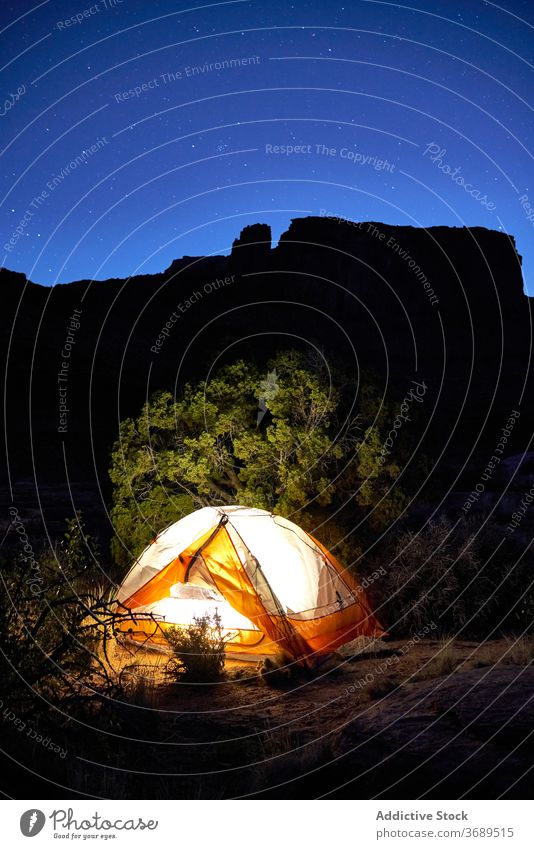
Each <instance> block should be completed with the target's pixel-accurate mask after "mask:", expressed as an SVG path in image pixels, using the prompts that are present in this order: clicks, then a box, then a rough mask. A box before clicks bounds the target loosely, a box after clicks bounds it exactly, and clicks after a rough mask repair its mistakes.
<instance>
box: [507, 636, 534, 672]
mask: <svg viewBox="0 0 534 849" xmlns="http://www.w3.org/2000/svg"><path fill="white" fill-rule="evenodd" d="M506 642H507V643H508V648H507V650H506V654H505V656H504V657H503V662H504V663H514V664H516V665H517V666H530V664H531V663H532V662H533V661H534V637H517V639H513V638H510V637H506Z"/></svg>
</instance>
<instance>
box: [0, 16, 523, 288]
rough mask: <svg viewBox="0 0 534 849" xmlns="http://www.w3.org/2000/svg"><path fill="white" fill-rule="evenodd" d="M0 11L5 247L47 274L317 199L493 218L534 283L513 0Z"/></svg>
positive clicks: (386, 212) (126, 263)
mask: <svg viewBox="0 0 534 849" xmlns="http://www.w3.org/2000/svg"><path fill="white" fill-rule="evenodd" d="M0 16H1V27H2V30H1V38H2V47H3V50H2V56H3V59H2V61H3V63H4V65H3V68H2V89H1V101H2V106H1V109H0V129H1V143H0V144H1V149H2V162H3V167H2V172H1V173H2V203H1V222H2V265H4V266H6V267H8V268H11V269H15V270H17V271H22V272H24V273H26V274H27V275H28V277H29V278H30V279H32V280H34V281H35V282H39V283H45V284H53V283H57V282H67V281H70V280H76V279H80V278H94V279H105V278H108V277H124V276H128V275H129V274H136V273H148V272H150V273H152V272H158V271H162V270H163V269H165V268H166V267H167V266H168V265H170V263H171V261H172V260H173V259H174V258H175V257H181V256H183V255H185V254H189V255H198V254H210V253H215V254H219V253H228V252H229V250H230V248H231V243H232V240H233V239H234V238H235V237H236V236H237V235H238V233H239V231H240V229H241V228H242V227H244V226H245V225H247V224H251V223H254V222H257V221H262V222H266V223H268V224H270V225H271V226H272V228H273V236H274V238H275V240H276V239H277V238H278V237H279V235H280V234H281V233H282V232H283V231H284V230H285V229H287V226H288V224H289V221H290V219H291V218H294V217H300V216H306V215H321V214H328V215H335V216H342V217H345V218H351V219H354V220H374V221H382V222H386V223H390V224H410V225H414V226H431V225H438V224H446V225H450V226H462V225H471V226H473V225H479V226H483V227H488V228H493V229H496V230H504V231H506V232H508V233H511V234H513V235H514V236H515V237H516V240H517V245H518V249H519V252H520V253H521V254H522V255H523V257H524V276H525V285H526V287H527V289H528V290H529V291H530V293H531V294H533V295H534V245H533V242H532V234H533V229H532V228H533V227H534V181H533V179H532V176H533V175H532V157H531V155H530V152H529V149H530V145H531V135H532V133H531V114H532V113H531V107H530V106H529V105H528V101H529V95H530V94H531V92H532V89H533V86H532V68H533V65H532V64H530V62H529V60H530V59H531V58H532V49H531V48H532V44H533V40H534V39H533V33H534V30H533V27H532V22H534V7H533V6H532V3H531V2H528V0H503V2H502V3H501V5H497V4H495V3H485V2H478V0H469V2H467V3H466V2H460V0H458V2H450V1H449V0H447V2H441V3H437V2H422V0H413V5H411V6H409V5H407V4H395V3H390V2H381V0H350V1H348V2H346V3H345V4H344V5H342V4H341V3H336V2H334V3H331V2H328V3H327V2H318V0H317V2H295V3H288V2H284V0H275V2H265V0H256V2H249V0H244V2H243V0H234V1H233V2H223V3H212V4H208V5H202V4H197V5H196V6H194V5H193V4H191V6H190V7H188V4H187V3H179V2H172V1H171V0H156V2H140V0H122V2H119V0H98V2H94V3H92V4H91V3H89V2H84V0H80V2H73V0H45V2H41V3H37V4H32V3H30V2H25V1H24V0H18V2H3V3H2V5H1V11H0ZM77 16H78V17H77ZM69 19H70V20H69ZM291 150H293V152H291ZM529 216H530V218H531V219H532V220H530V221H529Z"/></svg>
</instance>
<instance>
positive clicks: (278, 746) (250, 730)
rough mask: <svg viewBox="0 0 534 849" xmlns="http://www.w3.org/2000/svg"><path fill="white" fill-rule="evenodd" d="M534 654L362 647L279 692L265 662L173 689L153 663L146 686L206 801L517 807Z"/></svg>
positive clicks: (532, 757)
mask: <svg viewBox="0 0 534 849" xmlns="http://www.w3.org/2000/svg"><path fill="white" fill-rule="evenodd" d="M356 651H357V652H358V654H354V652H356ZM531 651H532V646H531V643H527V642H525V641H523V640H520V641H519V642H517V643H514V641H513V640H511V639H510V640H504V639H501V640H493V641H489V642H486V643H483V644H482V645H481V644H479V643H476V642H469V641H459V640H458V641H454V642H452V643H450V644H446V643H444V642H443V641H439V640H425V641H423V640H421V641H418V642H417V643H413V642H412V641H410V640H398V641H388V642H386V643H381V642H378V643H374V644H372V643H371V644H365V641H362V642H360V643H358V642H357V641H356V643H355V644H351V646H349V647H348V649H347V647H345V649H344V653H345V655H346V656H345V657H343V656H341V655H338V656H336V657H335V658H334V659H333V660H330V661H329V662H328V663H326V664H325V665H324V667H322V668H321V669H319V670H317V671H316V672H315V673H314V674H313V675H306V674H299V673H298V672H295V673H294V674H293V675H292V676H291V679H290V680H288V681H285V682H282V684H281V685H280V686H277V687H273V686H269V685H268V684H267V683H266V681H265V680H264V679H263V678H262V677H261V676H260V675H259V674H258V663H257V662H254V663H247V664H243V663H236V662H232V661H227V664H226V670H225V675H226V677H225V679H224V680H222V681H221V682H219V683H216V684H211V685H198V684H197V685H194V684H185V683H180V684H171V683H169V682H168V681H166V680H165V678H164V676H163V675H162V674H161V669H162V663H163V662H164V659H162V658H161V657H155V656H154V655H153V654H152V653H147V652H144V653H142V655H141V656H140V655H139V654H138V655H137V656H136V658H135V660H136V662H141V663H140V665H139V667H138V668H137V670H136V671H135V672H134V673H133V675H134V677H136V680H137V685H136V686H137V688H138V689H137V693H138V695H139V697H140V701H141V703H146V704H147V705H148V707H149V708H150V710H155V711H157V715H158V718H159V731H160V735H161V736H160V738H159V739H160V740H163V741H164V743H165V747H169V748H168V750H167V753H166V754H167V755H169V753H170V761H171V762H172V761H173V751H174V755H176V752H179V756H180V757H179V762H180V767H181V775H183V774H184V772H186V771H187V772H190V773H191V774H192V775H191V780H192V782H193V784H194V785H195V787H196V788H197V789H196V790H195V793H198V794H199V795H200V796H203V795H204V794H207V795H208V796H209V795H210V794H211V795H214V796H217V797H218V796H219V795H220V796H222V797H228V796H231V797H236V796H237V797H241V796H245V797H248V796H252V797H268V796H273V797H275V798H278V797H280V796H282V797H286V796H289V797H293V798H310V797H311V798H315V797H319V796H323V795H332V796H334V797H336V796H337V797H340V796H341V797H344V796H348V797H352V796H353V795H354V796H355V797H360V798H361V797H363V798H365V797H368V796H369V797H370V796H386V797H387V796H390V797H392V798H410V797H419V796H425V795H429V796H433V795H434V796H435V797H436V798H441V797H445V798H457V797H458V796H461V795H462V794H465V795H467V796H469V795H471V793H472V794H473V796H474V797H484V796H489V797H491V798H493V797H494V796H495V797H496V796H499V795H507V794H509V795H511V797H512V798H516V797H517V796H518V794H519V795H520V794H521V793H523V791H524V790H525V789H526V788H529V787H530V791H527V792H531V786H530V784H531V782H530V781H529V778H530V777H531V775H532V774H531V773H530V770H531V768H532V766H533V765H534V750H533V749H532V746H531V743H532V736H531V735H532V733H533V730H532V729H534V667H533V666H532V665H529V663H530V662H531V659H532V654H531ZM139 676H140V677H141V679H142V680H144V681H145V684H139ZM465 716H468V717H469V720H468V721H467V720H465ZM498 763H502V767H501V768H500V769H499V770H495V764H498ZM199 773H202V774H203V775H204V776H205V779H203V780H202V781H201V782H200V784H198V781H199ZM481 776H489V777H487V778H484V780H483V781H482V784H481V781H480V779H481ZM510 788H511V789H510ZM514 794H515V795H514Z"/></svg>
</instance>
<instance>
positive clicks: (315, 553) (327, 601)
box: [117, 506, 354, 627]
mask: <svg viewBox="0 0 534 849" xmlns="http://www.w3.org/2000/svg"><path fill="white" fill-rule="evenodd" d="M221 517H226V518H227V524H226V530H227V531H228V533H229V535H230V538H231V539H232V542H233V543H234V546H235V548H236V550H237V552H238V555H239V558H240V560H241V562H242V563H243V564H244V565H245V567H246V568H247V571H248V572H249V575H250V574H251V572H252V571H253V570H252V568H251V565H250V555H252V558H255V559H256V560H257V562H258V564H259V566H260V567H261V573H262V580H263V578H265V579H266V580H267V582H268V584H269V587H270V590H271V591H272V593H273V594H274V596H275V597H276V599H275V602H276V603H277V604H279V606H280V612H283V613H286V614H288V615H289V616H296V617H298V618H300V619H306V618H308V617H309V618H313V617H314V616H315V617H316V616H317V615H327V614H328V613H332V612H335V611H339V610H341V609H343V608H344V607H346V606H348V605H349V604H351V603H353V602H354V594H353V592H352V591H351V590H350V589H349V587H348V586H347V585H346V584H345V582H344V581H343V580H342V578H341V577H340V576H339V574H338V573H337V572H336V570H335V569H333V568H332V566H331V565H330V564H329V562H328V560H327V558H326V557H325V555H324V554H323V552H322V551H321V549H320V548H319V546H317V545H316V544H315V542H314V541H313V540H312V539H311V537H309V536H308V535H307V534H306V533H305V532H304V531H303V530H301V529H300V528H299V527H298V526H297V525H295V524H294V523H293V522H290V521H289V520H287V519H283V518H281V517H280V516H274V515H273V514H272V513H269V512H267V511H266V510H258V509H254V508H249V507H241V506H230V507H205V508H203V509H201V510H197V511H196V512H195V513H192V514H190V515H189V516H186V517H185V518H183V519H180V520H179V521H178V522H175V523H174V524H173V525H170V526H169V527H168V528H166V529H165V530H164V531H163V532H162V533H161V534H159V535H158V536H157V537H156V539H155V540H154V541H153V542H152V543H151V544H150V545H149V546H147V548H146V549H145V550H144V551H143V553H142V554H141V556H140V557H139V558H138V560H137V561H136V562H135V563H134V565H133V567H132V569H131V570H130V572H129V573H128V575H127V577H126V578H125V580H124V582H123V584H122V586H121V587H120V589H119V591H118V595H117V599H118V601H124V600H126V599H128V598H130V597H131V596H132V595H133V594H134V593H135V592H136V591H137V590H138V589H139V588H140V587H142V586H143V585H144V584H145V583H146V582H147V581H149V580H150V579H151V578H152V577H153V576H154V575H155V574H156V573H157V572H159V571H160V570H161V569H163V568H164V567H165V566H167V565H168V564H169V563H170V562H171V561H173V560H174V559H175V558H177V557H178V556H179V555H180V554H181V553H182V552H183V551H184V550H185V549H186V548H190V547H191V546H192V545H193V544H194V543H195V541H196V540H197V539H198V540H199V539H201V538H202V537H203V536H204V535H205V534H207V533H208V532H209V531H210V529H212V528H215V527H216V526H217V525H218V523H219V522H220V520H221ZM183 601H184V599H182V600H180V602H178V599H173V598H172V597H171V598H169V599H166V600H162V601H161V602H159V603H158V604H157V605H156V606H155V608H156V609H154V611H151V612H157V613H158V614H161V615H165V614H164V613H163V607H165V606H166V607H165V609H166V611H167V615H165V619H166V621H173V622H178V621H179V622H183V620H181V619H175V618H172V619H171V618H168V617H170V616H173V617H174V616H177V615H185V610H186V607H187V606H186V607H184V606H183ZM177 603H178V604H180V605H181V607H180V608H179V607H178V606H177ZM203 603H207V604H208V607H210V609H211V605H212V604H213V601H210V600H209V599H206V602H203ZM225 604H227V602H225ZM161 605H163V607H162V606H161ZM198 607H199V605H197V608H198ZM228 607H229V608H230V605H228ZM187 609H189V610H192V609H193V607H192V606H191V605H189V607H188V608H187ZM231 609H232V608H230V610H231ZM179 610H180V611H184V612H183V613H179ZM234 614H235V616H233V617H231V618H232V619H236V621H237V618H238V617H239V614H237V612H236V611H234ZM194 615H197V614H194ZM226 618H228V621H229V612H228V611H226V615H225V619H226ZM187 621H191V620H190V619H188V620H187ZM246 621H247V622H248V620H246ZM249 624H250V626H251V627H253V626H252V624H251V623H249ZM229 627H230V626H229ZM231 627H246V626H245V625H244V624H242V625H241V626H239V625H232V626H231Z"/></svg>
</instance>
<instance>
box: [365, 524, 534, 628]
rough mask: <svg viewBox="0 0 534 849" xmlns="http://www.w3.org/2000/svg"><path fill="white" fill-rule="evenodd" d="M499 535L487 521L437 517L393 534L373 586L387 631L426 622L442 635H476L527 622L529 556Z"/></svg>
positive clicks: (529, 618) (524, 625) (530, 597)
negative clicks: (416, 530)
mask: <svg viewBox="0 0 534 849" xmlns="http://www.w3.org/2000/svg"><path fill="white" fill-rule="evenodd" d="M502 537H503V535H502V531H501V532H499V529H498V528H496V527H494V526H492V525H491V524H490V523H486V524H484V525H481V520H480V521H479V524H476V523H475V522H474V521H473V520H471V521H465V522H461V523H458V524H456V526H455V525H453V523H452V522H450V521H449V519H447V518H446V517H443V516H441V517H439V518H438V519H436V520H435V521H433V522H430V523H429V524H428V525H427V526H425V528H423V529H422V530H421V531H419V533H417V534H415V533H413V532H412V531H403V532H401V533H400V534H399V536H398V537H397V538H396V540H395V541H394V543H393V545H392V549H391V550H390V551H389V557H388V560H389V562H388V564H387V566H385V572H386V574H385V575H384V577H382V578H381V580H380V586H379V587H378V589H379V591H380V594H381V599H380V601H381V603H382V607H381V610H384V611H385V612H384V614H383V619H384V620H385V622H386V625H387V627H388V629H389V630H390V632H391V633H396V634H397V635H401V634H407V633H414V632H417V631H418V630H419V629H421V628H424V627H425V626H428V625H430V624H432V623H433V622H434V623H435V624H436V626H437V629H436V633H437V634H440V635H441V636H443V637H445V636H448V635H454V636H457V635H460V634H461V636H462V637H463V638H475V639H480V638H485V637H488V636H491V635H493V636H499V634H500V633H502V632H503V631H504V630H506V629H508V630H509V631H516V630H519V631H521V632H524V631H525V630H526V629H527V627H528V625H529V623H530V626H532V610H533V593H532V572H531V566H530V562H528V561H527V558H522V557H521V556H519V555H518V552H517V550H516V547H515V543H514V541H513V540H504V542H503V539H502ZM529 586H530V590H529Z"/></svg>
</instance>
